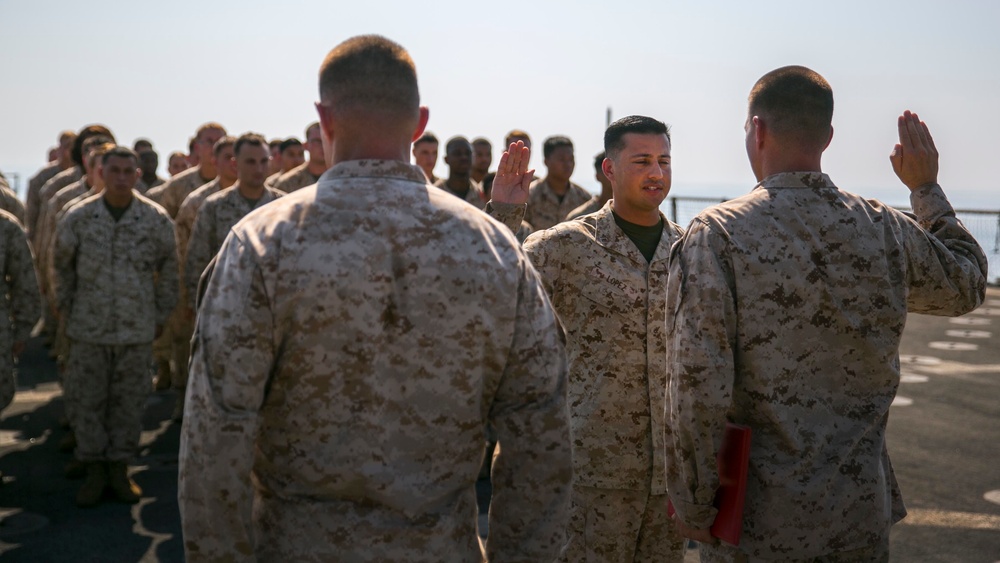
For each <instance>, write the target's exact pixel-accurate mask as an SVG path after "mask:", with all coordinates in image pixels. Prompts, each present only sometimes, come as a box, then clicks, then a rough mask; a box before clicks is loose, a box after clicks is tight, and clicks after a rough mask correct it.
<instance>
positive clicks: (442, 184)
mask: <svg viewBox="0 0 1000 563" xmlns="http://www.w3.org/2000/svg"><path fill="white" fill-rule="evenodd" d="M434 186H435V187H437V188H441V189H442V190H444V191H446V192H448V193H450V194H451V195H453V196H455V197H459V198H461V199H463V200H464V201H465V202H466V203H469V204H471V205H474V206H476V207H477V208H479V209H482V208H483V207H484V206H485V205H486V196H484V195H483V187H482V186H481V185H480V184H479V183H478V182H476V181H475V180H469V190H468V191H467V192H465V195H464V196H459V195H458V194H456V193H455V192H453V191H451V188H449V187H448V179H447V178H438V180H437V181H436V182H434Z"/></svg>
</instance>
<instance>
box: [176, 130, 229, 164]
mask: <svg viewBox="0 0 1000 563" xmlns="http://www.w3.org/2000/svg"><path fill="white" fill-rule="evenodd" d="M235 144H236V137H233V136H232V135H223V136H222V137H219V140H218V141H216V142H215V144H214V145H212V154H213V155H215V156H216V158H218V156H219V153H220V152H222V149H224V148H226V147H231V146H233V145H235ZM171 156H172V155H171ZM181 156H184V155H183V154H181Z"/></svg>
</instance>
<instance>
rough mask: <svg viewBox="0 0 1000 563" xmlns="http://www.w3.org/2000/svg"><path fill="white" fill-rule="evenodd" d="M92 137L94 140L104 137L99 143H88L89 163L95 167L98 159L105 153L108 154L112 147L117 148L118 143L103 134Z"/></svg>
mask: <svg viewBox="0 0 1000 563" xmlns="http://www.w3.org/2000/svg"><path fill="white" fill-rule="evenodd" d="M91 139H92V140H93V139H104V140H102V141H100V142H98V143H95V144H93V145H88V146H87V148H86V149H85V150H86V153H87V155H88V157H87V158H88V161H87V164H89V165H90V167H91V168H93V167H94V165H95V164H97V159H99V158H101V157H103V156H104V155H105V154H107V152H108V151H110V150H111V149H113V148H115V147H116V146H117V145H115V144H114V143H112V142H111V141H108V140H107V139H108V138H107V137H105V136H103V135H101V136H99V137H91Z"/></svg>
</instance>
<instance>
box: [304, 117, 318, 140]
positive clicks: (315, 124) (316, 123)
mask: <svg viewBox="0 0 1000 563" xmlns="http://www.w3.org/2000/svg"><path fill="white" fill-rule="evenodd" d="M314 127H315V128H316V129H319V121H313V122H312V123H310V124H309V125H306V132H305V136H306V139H308V138H309V132H310V131H312V130H313V128H314Z"/></svg>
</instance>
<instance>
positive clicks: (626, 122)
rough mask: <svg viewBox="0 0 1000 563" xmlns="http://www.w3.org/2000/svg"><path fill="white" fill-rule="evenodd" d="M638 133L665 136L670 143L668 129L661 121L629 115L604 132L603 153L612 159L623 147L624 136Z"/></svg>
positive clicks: (643, 116)
mask: <svg viewBox="0 0 1000 563" xmlns="http://www.w3.org/2000/svg"><path fill="white" fill-rule="evenodd" d="M629 133H638V134H640V135H666V136H667V142H668V143H669V142H670V127H668V126H667V125H666V124H665V123H663V122H662V121H659V120H657V119H653V118H652V117H646V116H645V115H630V116H628V117H623V118H621V119H619V120H617V121H615V122H614V123H612V124H611V125H608V128H607V129H605V130H604V152H605V153H606V155H607V157H609V158H611V159H614V158H617V157H618V153H620V152H621V150H622V149H623V148H624V147H625V135H627V134H629Z"/></svg>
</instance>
